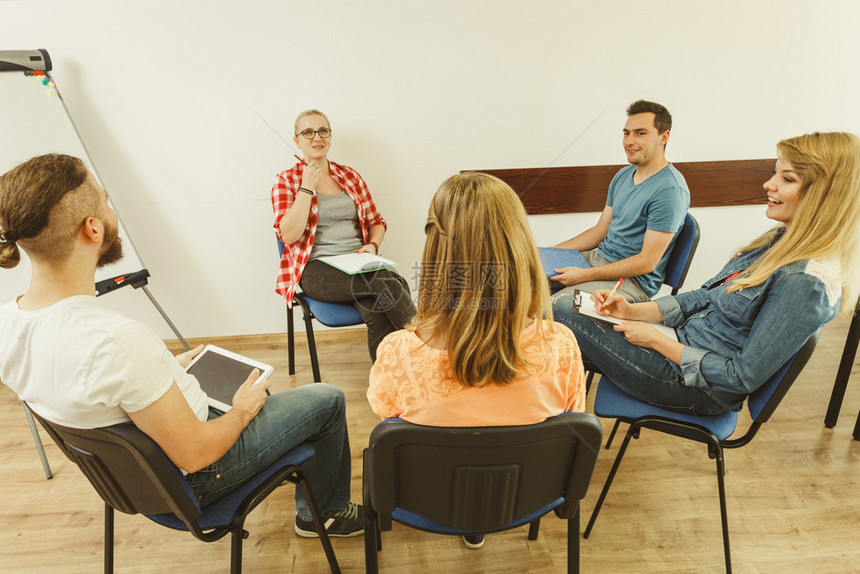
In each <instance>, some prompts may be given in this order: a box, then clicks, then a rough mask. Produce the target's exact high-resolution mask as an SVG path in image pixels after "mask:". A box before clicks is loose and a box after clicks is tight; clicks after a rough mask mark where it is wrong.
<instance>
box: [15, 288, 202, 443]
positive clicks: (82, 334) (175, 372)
mask: <svg viewBox="0 0 860 574" xmlns="http://www.w3.org/2000/svg"><path fill="white" fill-rule="evenodd" d="M0 381H2V382H3V383H4V384H6V385H7V386H9V387H10V388H11V389H12V390H13V391H15V392H16V393H18V396H19V397H20V398H21V400H23V401H26V402H27V404H28V405H30V407H31V408H32V409H33V410H34V411H36V412H37V413H38V414H40V415H41V416H43V417H45V418H46V419H48V420H50V421H52V422H55V423H57V424H61V425H64V426H68V427H72V428H97V427H103V426H109V425H112V424H117V423H122V422H128V421H129V420H130V419H129V417H128V415H127V414H126V413H129V412H131V413H133V412H136V411H139V410H141V409H143V408H145V407H147V406H149V405H150V404H152V403H153V402H155V401H156V400H157V399H159V398H160V397H161V396H162V395H164V393H166V392H167V390H168V389H169V388H170V385H171V383H173V381H176V384H177V385H178V386H179V389H180V391H182V394H183V395H184V396H185V399H186V400H187V401H188V404H189V405H190V406H191V410H192V411H193V412H194V414H195V415H196V416H197V418H198V419H199V420H201V421H205V420H206V419H207V417H208V412H209V407H208V403H207V399H206V393H204V392H203V390H202V389H201V388H200V384H199V383H198V382H197V379H196V378H194V377H193V376H192V375H189V374H187V373H186V372H185V370H184V369H183V368H182V367H181V366H180V365H179V363H177V362H176V359H175V358H174V357H173V355H172V354H171V353H170V351H168V350H167V347H165V345H164V343H163V342H162V341H161V340H160V339H159V338H158V336H157V335H156V334H155V332H153V331H152V329H150V328H149V327H148V326H146V325H145V324H143V323H141V322H140V321H135V320H133V319H129V318H127V317H124V316H122V315H120V314H119V313H116V312H114V311H112V310H110V309H108V308H106V307H105V306H104V305H102V304H101V302H100V301H98V300H97V299H96V298H95V297H92V296H88V295H77V296H74V297H69V298H68V299H64V300H62V301H60V302H58V303H56V304H54V305H51V306H50V307H47V308H45V309H39V310H37V311H22V310H21V309H19V308H18V305H17V303H16V302H14V301H13V302H11V303H6V304H4V305H2V306H0Z"/></svg>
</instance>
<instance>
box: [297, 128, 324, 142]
mask: <svg viewBox="0 0 860 574" xmlns="http://www.w3.org/2000/svg"><path fill="white" fill-rule="evenodd" d="M299 134H301V135H302V137H304V138H305V139H306V140H312V139H314V136H315V135H316V134H319V135H320V137H321V138H322V139H324V140H325V139H328V138H330V137H331V130H330V129H328V128H320V129H318V130H304V131H301V132H299V133H298V134H296V135H299Z"/></svg>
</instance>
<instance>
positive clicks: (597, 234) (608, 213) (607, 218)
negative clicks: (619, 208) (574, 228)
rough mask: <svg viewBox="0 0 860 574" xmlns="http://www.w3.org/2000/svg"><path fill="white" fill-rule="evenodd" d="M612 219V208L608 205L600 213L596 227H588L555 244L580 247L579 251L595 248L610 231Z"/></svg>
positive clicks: (565, 247) (559, 247) (563, 247)
mask: <svg viewBox="0 0 860 574" xmlns="http://www.w3.org/2000/svg"><path fill="white" fill-rule="evenodd" d="M611 221H612V208H611V207H609V206H608V205H607V206H606V207H604V208H603V211H602V212H601V213H600V218H599V219H598V220H597V223H596V224H595V225H594V227H591V228H589V229H586V230H585V231H583V232H582V233H580V234H579V235H577V236H576V237H573V238H571V239H568V240H567V241H562V242H561V243H559V244H558V245H553V247H557V248H558V249H578V250H579V251H588V250H589V249H594V248H595V247H597V246H598V245H600V242H601V241H603V239H604V238H605V237H606V234H607V233H609V223H610V222H611Z"/></svg>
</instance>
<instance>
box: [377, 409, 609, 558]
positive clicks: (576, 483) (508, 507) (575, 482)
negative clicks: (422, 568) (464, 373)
mask: <svg viewBox="0 0 860 574" xmlns="http://www.w3.org/2000/svg"><path fill="white" fill-rule="evenodd" d="M602 437H603V435H602V430H601V427H600V423H599V422H598V420H597V418H596V417H595V416H594V415H592V414H590V413H571V414H564V415H559V416H556V417H552V418H550V419H547V420H546V421H543V422H541V423H538V424H534V425H525V426H505V427H472V428H450V427H430V426H421V425H415V424H412V423H409V422H406V421H403V420H400V419H389V420H386V421H382V422H381V423H379V424H378V425H377V426H376V428H375V429H374V430H373V432H372V433H371V435H370V444H369V446H368V447H367V448H366V449H365V450H364V488H363V491H364V517H365V519H364V520H365V523H364V528H365V530H364V552H365V566H366V570H367V572H377V571H378V570H379V556H378V552H379V551H380V550H382V538H381V535H380V532H381V531H387V530H391V525H392V520H395V521H397V522H399V523H401V524H404V525H406V526H409V527H412V528H417V529H419V530H425V531H427V532H433V533H437V534H449V535H456V536H464V535H470V534H483V533H488V532H497V531H501V530H509V529H511V528H516V527H518V526H521V525H524V524H530V525H531V526H530V528H529V540H535V539H536V538H537V535H538V528H539V525H540V517H541V516H543V515H544V514H546V513H548V512H549V511H551V510H555V512H556V515H558V517H559V518H562V519H566V520H567V521H568V526H567V528H568V532H567V542H568V557H567V565H568V569H567V571H568V572H579V503H580V501H581V500H582V498H583V497H584V496H585V493H586V492H587V490H588V484H589V481H590V480H591V475H592V472H593V471H594V465H595V462H596V461H597V455H598V452H599V450H600V442H601V440H602Z"/></svg>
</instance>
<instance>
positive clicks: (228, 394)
mask: <svg viewBox="0 0 860 574" xmlns="http://www.w3.org/2000/svg"><path fill="white" fill-rule="evenodd" d="M254 369H260V377H259V378H258V379H257V383H260V382H262V381H265V380H266V379H268V378H269V375H271V374H272V372H274V370H275V368H274V367H273V366H271V365H267V364H266V363H261V362H260V361H255V360H254V359H251V358H250V357H246V356H244V355H240V354H238V353H234V352H232V351H228V350H227V349H223V348H221V347H218V346H217V345H206V346H205V347H203V350H202V351H200V353H199V354H198V355H197V356H196V357H194V359H193V360H192V361H191V364H189V365H188V368H187V369H185V371H186V372H187V373H189V374H191V375H194V376H195V377H196V378H197V382H199V383H200V387H201V388H202V389H203V392H205V393H206V396H208V397H209V405H210V406H213V407H215V408H216V409H219V410H222V411H224V412H227V411H229V410H230V408H231V406H232V403H233V395H235V394H236V389H238V388H239V387H240V386H242V383H244V382H245V381H246V380H247V378H248V375H250V374H251V371H253V370H254ZM255 384H256V383H255Z"/></svg>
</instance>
